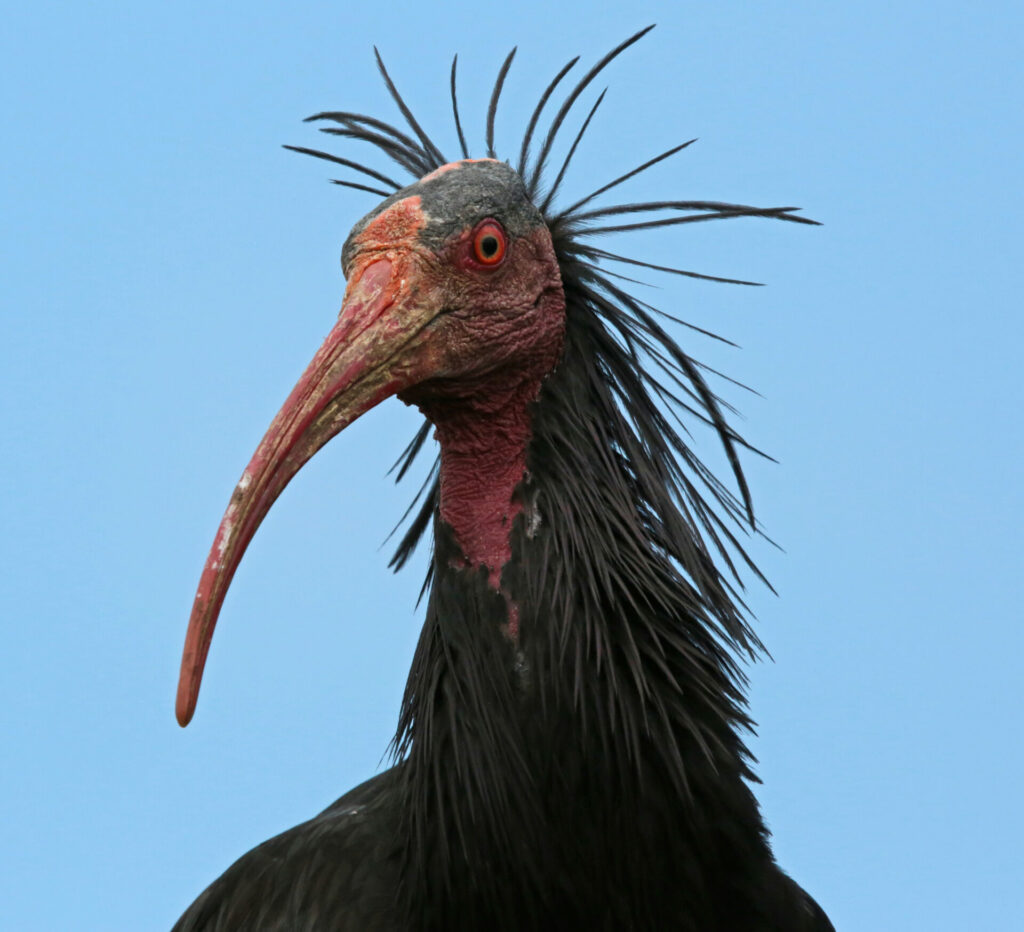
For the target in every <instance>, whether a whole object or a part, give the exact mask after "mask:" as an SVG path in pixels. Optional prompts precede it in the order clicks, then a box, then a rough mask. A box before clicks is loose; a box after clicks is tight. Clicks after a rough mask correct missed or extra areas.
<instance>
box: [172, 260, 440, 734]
mask: <svg viewBox="0 0 1024 932" xmlns="http://www.w3.org/2000/svg"><path fill="white" fill-rule="evenodd" d="M368 258H371V257H368ZM412 264H413V261H412V259H411V258H410V257H409V255H408V254H402V255H394V254H392V255H391V256H390V257H389V258H379V259H377V260H376V261H370V262H369V263H368V264H364V265H363V266H362V268H361V269H360V270H359V271H358V272H357V273H355V274H354V275H353V277H352V280H351V281H350V282H349V286H348V289H347V290H346V292H345V301H344V304H343V305H342V309H341V313H340V315H339V317H338V322H337V324H335V326H334V328H333V329H332V330H331V332H330V333H329V334H328V335H327V339H326V340H325V341H324V344H323V346H321V347H320V349H319V351H318V352H317V354H316V355H315V356H314V357H313V361H312V362H311V363H310V364H309V366H308V367H307V369H306V371H305V372H304V373H303V375H302V378H301V379H299V382H298V384H297V385H296V386H295V388H294V389H293V390H292V393H291V394H290V395H289V396H288V400H287V401H286V402H285V403H284V406H283V407H282V408H281V410H280V411H279V412H278V415H277V417H275V418H274V420H273V423H271V425H270V428H269V429H268V430H267V433H266V434H265V435H264V437H263V440H262V441H261V442H260V445H259V446H258V447H257V448H256V452H255V453H254V454H253V457H252V460H251V461H250V462H249V465H248V466H247V467H246V469H245V472H243V473H242V478H241V479H240V480H239V483H238V485H237V486H236V487H235V491H234V493H233V494H232V496H231V502H230V504H229V505H228V507H227V511H225V512H224V517H223V518H222V519H221V523H220V527H219V528H218V530H217V536H216V537H215V538H214V540H213V547H212V548H211V550H210V555H209V556H208V557H207V559H206V566H205V567H204V568H203V575H202V577H201V578H200V580H199V589H198V591H197V592H196V598H195V603H194V604H193V606H192V617H191V618H190V619H189V624H188V634H187V635H186V638H185V651H184V654H183V656H182V658H181V676H180V678H179V680H178V698H177V703H176V707H175V713H176V715H177V718H178V722H179V724H180V725H182V726H185V725H187V724H188V723H189V721H191V719H192V715H193V713H194V712H195V707H196V700H197V698H198V696H199V686H200V683H201V681H202V677H203V667H204V665H205V663H206V655H207V652H208V651H209V649H210V641H211V639H212V638H213V629H214V626H215V625H216V623H217V616H218V614H219V613H220V607H221V605H222V604H223V602H224V596H225V595H226V594H227V590H228V586H229V585H230V584H231V579H232V577H233V576H234V574H235V570H236V569H237V568H238V564H239V562H240V561H241V559H242V555H243V554H244V553H245V549H246V547H247V546H248V545H249V541H250V540H252V537H253V535H254V534H255V533H256V529H257V528H258V527H259V526H260V523H261V522H262V521H263V518H264V517H265V516H266V514H267V512H268V511H269V510H270V506H271V505H273V504H274V501H275V500H276V499H277V497H278V495H280V494H281V492H282V491H283V489H284V487H285V486H286V485H287V484H288V483H289V481H291V479H292V477H293V476H294V475H295V474H296V473H297V472H298V471H299V470H300V469H301V468H302V466H303V465H304V464H305V463H306V462H307V461H308V460H309V459H310V458H311V457H312V456H313V454H314V453H316V452H317V450H319V449H320V448H321V447H322V446H323V445H324V444H325V443H327V441H328V440H330V439H331V438H332V437H333V436H334V435H335V434H338V433H340V432H341V431H342V430H343V429H344V428H345V427H347V426H348V425H349V424H351V423H352V422H353V421H354V420H355V419H356V418H357V417H359V416H360V415H361V414H363V413H364V412H366V411H368V410H369V409H370V408H372V407H374V405H376V404H378V403H379V402H381V401H383V400H384V399H385V398H387V397H388V396H390V395H393V394H395V393H396V392H399V391H401V390H402V389H403V388H406V387H408V386H410V385H412V384H415V383H416V382H417V381H419V380H420V378H422V377H423V373H421V372H419V371H417V370H418V369H420V368H422V366H423V365H424V363H427V364H429V360H426V359H423V358H422V354H415V353H412V352H410V350H411V349H413V348H414V347H415V346H416V343H415V338H416V336H417V335H418V334H419V333H420V332H421V331H422V330H423V328H424V327H426V326H427V325H428V324H429V323H430V322H431V320H433V319H434V317H436V316H437V314H438V313H439V312H440V310H441V304H440V301H439V300H431V296H430V295H429V294H424V293H423V292H419V293H417V290H416V289H410V288H409V283H410V282H411V281H412V280H413V279H414V273H415V268H412V267H411V266H412Z"/></svg>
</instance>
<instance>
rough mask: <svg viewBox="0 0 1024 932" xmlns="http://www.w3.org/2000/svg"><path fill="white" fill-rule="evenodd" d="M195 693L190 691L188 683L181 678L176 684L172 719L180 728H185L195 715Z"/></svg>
mask: <svg viewBox="0 0 1024 932" xmlns="http://www.w3.org/2000/svg"><path fill="white" fill-rule="evenodd" d="M197 692H198V690H196V689H190V688H189V686H188V681H187V680H186V679H185V678H184V677H182V679H181V681H180V682H179V683H178V697H177V700H176V701H175V703H174V717H175V718H176V719H177V720H178V724H179V725H180V726H181V727H182V728H185V727H186V726H187V725H188V723H189V722H191V721H192V716H193V715H195V712H196V698H197V695H196V694H197Z"/></svg>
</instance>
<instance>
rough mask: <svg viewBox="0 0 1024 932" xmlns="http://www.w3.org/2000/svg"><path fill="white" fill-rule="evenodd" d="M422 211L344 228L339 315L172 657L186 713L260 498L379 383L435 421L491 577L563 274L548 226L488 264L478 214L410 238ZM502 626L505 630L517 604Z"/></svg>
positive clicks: (559, 313)
mask: <svg viewBox="0 0 1024 932" xmlns="http://www.w3.org/2000/svg"><path fill="white" fill-rule="evenodd" d="M455 168H456V167H452V166H445V167H444V169H445V170H449V171H451V170H455ZM441 170H442V169H439V170H438V171H439V172H440V171H441ZM426 222H427V217H426V216H425V215H424V213H423V211H422V208H421V203H420V199H419V198H418V197H415V196H413V197H408V198H405V199H403V200H401V201H398V202H396V203H395V204H392V205H391V206H390V207H389V208H388V209H387V210H385V211H383V212H382V213H380V214H379V215H377V216H376V217H374V218H373V219H372V220H371V221H370V223H368V224H367V226H366V228H365V229H364V230H362V231H361V233H360V234H359V236H358V237H357V238H356V240H355V243H354V245H355V252H354V255H353V258H352V259H351V261H350V263H349V268H348V270H347V272H348V278H349V284H348V288H347V289H346V293H345V300H344V304H343V305H342V309H341V314H340V315H339V319H338V322H337V323H336V324H335V326H334V328H333V329H332V330H331V333H330V334H329V335H328V337H327V339H326V340H325V342H324V344H323V346H322V347H321V348H320V350H319V351H318V352H317V354H316V356H314V358H313V361H312V362H311V363H310V365H309V367H308V368H307V369H306V372H305V373H304V374H303V376H302V378H301V379H300V380H299V383H298V384H297V385H296V387H295V389H294V390H293V391H292V393H291V395H289V397H288V400H287V401H286V402H285V404H284V406H283V407H282V409H281V411H280V412H279V413H278V415H277V417H276V418H275V419H274V421H273V422H272V424H271V426H270V428H269V430H268V431H267V434H266V436H265V437H264V438H263V441H262V442H261V443H260V445H259V447H258V448H257V450H256V453H255V454H254V455H253V458H252V461H251V462H250V464H249V466H248V467H247V468H246V470H245V472H244V473H243V474H242V479H241V480H240V481H239V483H238V486H237V487H236V489H235V492H234V494H233V495H232V498H231V502H230V504H229V505H228V509H227V511H226V512H225V515H224V518H223V519H222V521H221V525H220V528H219V530H218V532H217V536H216V537H215V539H214V545H213V548H212V549H211V551H210V555H209V557H208V559H207V563H206V567H205V568H204V570H203V574H202V578H201V579H200V583H199V588H198V591H197V593H196V599H195V604H194V606H193V610H192V617H191V619H190V621H189V630H188V635H187V637H186V642H185V650H184V654H183V657H182V668H181V678H180V680H179V683H178V701H177V710H176V711H177V717H178V721H179V722H180V723H181V724H182V725H186V724H187V723H188V722H189V721H190V720H191V717H192V714H193V712H194V710H195V703H196V699H197V697H198V693H199V685H200V682H201V679H202V671H203V667H204V665H205V661H206V655H207V652H208V650H209V646H210V641H211V639H212V637H213V629H214V626H215V624H216V620H217V616H218V614H219V611H220V606H221V604H222V602H223V599H224V596H225V594H226V592H227V588H228V585H229V584H230V582H231V578H232V576H233V575H234V572H235V570H236V568H237V566H238V564H239V562H240V560H241V558H242V555H243V554H244V552H245V548H246V547H247V545H248V543H249V541H250V540H251V539H252V536H253V534H254V533H255V532H256V529H257V528H258V527H259V524H260V522H261V521H262V520H263V518H264V517H265V515H266V513H267V511H269V509H270V506H271V505H272V504H273V502H274V500H275V499H276V498H277V496H278V495H279V494H280V493H281V491H282V490H283V489H284V487H285V486H286V485H287V484H288V482H289V481H290V480H291V478H292V477H293V476H294V475H295V473H297V472H298V470H299V469H300V468H301V467H302V465H303V464H304V463H305V462H307V461H308V460H309V459H310V457H312V456H313V454H315V453H316V451H317V450H319V449H320V447H322V446H323V445H324V444H325V443H326V442H327V441H328V440H330V439H331V437H333V436H334V435H335V434H337V433H339V432H340V431H341V430H343V429H344V428H345V427H346V426H347V425H348V424H350V423H351V422H352V421H354V420H355V419H356V418H357V417H359V416H360V415H361V414H363V413H365V412H366V411H368V410H369V409H370V408H372V407H374V406H375V405H376V404H378V403H379V402H381V401H382V400H384V399H385V398H387V397H388V396H390V395H393V394H398V395H399V396H400V397H401V398H402V399H403V400H405V401H407V402H409V403H414V404H417V405H419V406H420V408H421V409H422V410H423V411H424V413H425V414H426V415H427V416H428V417H429V418H430V419H431V421H433V423H434V424H435V426H436V428H437V437H438V439H439V440H440V443H441V506H440V507H441V516H442V518H443V519H444V520H445V521H447V522H448V523H449V524H451V526H452V528H453V529H454V532H455V537H456V540H457V541H458V543H459V545H460V547H461V549H462V551H463V553H464V554H465V558H466V561H467V564H468V565H470V566H481V565H482V566H485V567H487V568H488V570H489V578H490V580H491V585H493V586H494V587H495V588H496V589H497V588H499V586H500V575H501V568H502V566H504V564H505V563H507V562H508V559H509V556H510V544H509V534H510V531H511V525H512V521H513V520H514V518H515V516H516V514H518V512H519V511H520V510H521V505H519V504H518V503H517V502H514V501H513V492H514V489H515V487H516V485H517V484H518V483H519V482H520V481H521V480H522V479H523V477H524V475H525V473H526V448H527V444H528V442H529V438H530V405H531V403H532V402H533V401H534V400H536V398H537V394H538V392H539V391H540V386H541V383H542V381H543V379H544V378H545V377H546V376H547V375H548V373H550V372H551V371H552V369H553V368H554V367H555V365H556V364H557V361H558V359H559V357H560V356H561V351H562V343H563V338H564V328H565V298H564V293H563V291H562V284H561V277H560V275H559V271H558V263H557V260H556V259H555V255H554V250H553V247H552V245H551V238H550V235H549V234H548V232H547V230H546V229H545V228H543V227H538V228H536V229H535V230H534V231H532V232H531V233H529V234H527V235H524V236H521V237H518V238H516V239H509V241H508V244H507V249H506V253H505V256H504V258H503V260H502V261H501V262H500V263H497V264H496V265H493V266H485V265H484V264H482V263H481V262H479V261H478V260H477V259H476V257H475V255H474V251H473V236H474V232H475V231H476V230H477V229H478V228H479V226H480V224H477V225H476V226H474V227H473V228H472V229H469V230H464V231H462V232H461V233H460V234H458V235H456V236H455V237H453V238H452V239H451V240H450V241H449V242H447V243H446V244H445V245H444V246H443V247H442V248H441V249H440V251H438V252H434V251H431V250H429V249H427V248H426V247H424V246H423V245H421V244H420V242H419V240H418V238H417V233H418V232H419V231H420V230H421V229H422V228H423V226H424V225H425V224H426ZM492 222H493V221H492ZM509 627H510V633H511V634H512V635H513V636H515V633H516V615H515V608H514V606H510V626H509Z"/></svg>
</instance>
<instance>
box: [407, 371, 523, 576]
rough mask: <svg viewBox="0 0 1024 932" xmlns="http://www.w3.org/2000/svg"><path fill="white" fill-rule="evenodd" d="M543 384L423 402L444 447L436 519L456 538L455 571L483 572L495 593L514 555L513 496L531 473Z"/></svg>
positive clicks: (517, 382)
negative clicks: (529, 463)
mask: <svg viewBox="0 0 1024 932" xmlns="http://www.w3.org/2000/svg"><path fill="white" fill-rule="evenodd" d="M540 387H541V380H540V379H539V378H525V379H515V378H513V377H511V376H510V377H507V378H504V379H502V378H501V377H500V376H499V377H498V378H494V377H493V376H492V377H490V378H489V380H488V385H487V391H486V393H484V392H479V393H476V392H474V393H471V394H468V395H462V396H461V397H454V396H451V395H447V396H441V397H438V398H433V399H431V400H430V401H426V402H421V403H420V407H421V408H422V409H423V411H424V413H425V414H427V416H428V417H429V418H430V420H431V421H432V422H433V423H434V425H435V428H436V436H437V439H438V441H439V443H440V447H441V460H440V499H439V514H440V517H441V519H442V520H443V521H444V522H445V523H446V524H448V525H449V526H450V527H451V529H452V533H453V535H454V538H455V543H456V544H457V546H458V550H459V551H461V555H460V556H459V557H456V558H454V560H455V565H457V566H461V567H467V568H476V567H484V568H485V569H486V570H487V576H488V580H489V583H490V586H491V588H493V589H495V590H499V591H500V590H501V571H502V568H503V567H504V566H505V564H507V563H508V561H509V559H510V558H511V555H512V543H511V536H512V528H513V525H514V523H515V519H516V517H517V516H518V515H519V514H520V513H521V512H522V511H523V502H522V500H521V498H520V497H519V496H518V495H517V492H516V489H517V487H518V486H519V485H520V484H521V483H522V481H523V479H524V478H525V477H526V474H527V450H528V448H529V444H530V440H531V437H532V433H533V428H532V406H533V402H534V401H535V400H536V398H537V395H538V393H539V392H540Z"/></svg>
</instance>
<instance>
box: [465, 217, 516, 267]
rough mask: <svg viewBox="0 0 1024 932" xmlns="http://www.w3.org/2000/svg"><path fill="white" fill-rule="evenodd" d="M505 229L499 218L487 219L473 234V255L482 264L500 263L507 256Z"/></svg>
mask: <svg viewBox="0 0 1024 932" xmlns="http://www.w3.org/2000/svg"><path fill="white" fill-rule="evenodd" d="M507 244H508V241H507V240H506V239H505V231H504V230H503V229H502V228H501V224H499V223H498V221H497V220H485V221H484V222H483V223H481V224H480V226H479V227H477V230H476V232H475V233H474V234H473V256H474V257H475V258H476V261H477V262H479V263H480V264H481V265H491V266H493V265H498V264H499V263H500V262H501V260H502V259H504V258H505V247H506V245H507Z"/></svg>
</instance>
